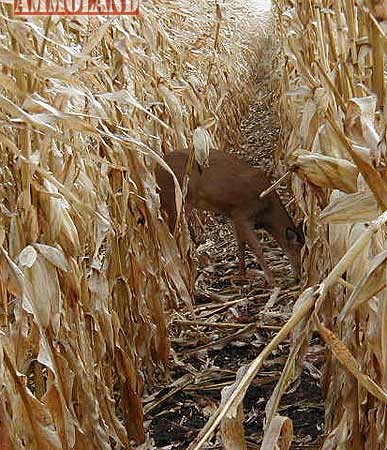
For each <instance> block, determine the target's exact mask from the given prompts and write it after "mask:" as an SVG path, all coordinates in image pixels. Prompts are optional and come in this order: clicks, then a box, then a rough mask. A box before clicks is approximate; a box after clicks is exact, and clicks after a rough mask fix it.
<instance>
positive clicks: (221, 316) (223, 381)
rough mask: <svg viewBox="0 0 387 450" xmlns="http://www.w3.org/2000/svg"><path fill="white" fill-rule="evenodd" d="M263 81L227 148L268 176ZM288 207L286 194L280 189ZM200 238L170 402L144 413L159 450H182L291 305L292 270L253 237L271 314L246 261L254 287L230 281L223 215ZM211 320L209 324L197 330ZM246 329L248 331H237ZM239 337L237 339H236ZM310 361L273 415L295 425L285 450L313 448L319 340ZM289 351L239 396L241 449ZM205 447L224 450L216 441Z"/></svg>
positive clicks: (268, 97) (253, 443)
mask: <svg viewBox="0 0 387 450" xmlns="http://www.w3.org/2000/svg"><path fill="white" fill-rule="evenodd" d="M274 101H275V99H274V97H273V95H272V92H271V91H270V83H269V79H268V77H265V76H263V77H261V79H259V80H257V93H256V96H255V98H254V100H253V102H252V104H251V108H250V113H249V114H248V116H247V117H246V118H245V120H244V121H243V133H242V140H241V146H240V147H239V148H238V149H232V150H231V151H233V152H234V153H237V154H238V155H237V156H238V157H240V158H242V159H245V160H246V161H248V162H249V163H250V164H252V165H255V166H258V167H261V168H263V169H265V170H266V172H268V173H269V174H270V175H272V160H273V157H272V155H273V151H274V149H275V146H276V145H277V142H278V137H279V122H278V117H277V116H276V113H275V109H274V108H273V102H274ZM280 193H281V197H282V199H283V201H284V202H285V203H286V202H287V201H288V200H289V195H288V194H287V192H286V187H282V188H281V189H280ZM205 222H206V223H205V232H204V233H203V234H200V232H199V233H198V232H197V236H196V238H197V240H199V241H200V244H199V246H198V248H197V254H198V260H199V266H200V269H199V271H198V278H197V280H196V305H195V310H196V314H197V317H196V319H195V320H196V321H197V322H196V323H192V322H190V320H192V317H190V314H189V313H188V312H187V313H186V314H184V313H181V312H180V313H179V314H176V316H175V317H174V318H173V320H172V335H173V337H172V344H173V348H174V352H175V354H174V363H173V369H172V371H171V377H172V382H174V383H175V390H176V392H173V389H171V387H166V388H164V389H163V390H162V391H161V393H160V395H159V397H160V398H163V396H164V395H167V396H169V395H170V394H171V395H170V397H169V398H168V399H165V398H164V400H163V401H162V403H161V404H160V406H158V407H157V408H155V409H153V410H152V411H151V413H149V414H148V415H147V418H148V419H151V426H150V429H151V434H152V436H153V439H154V440H155V445H156V448H159V449H181V450H183V449H186V448H187V447H188V445H189V442H190V441H192V440H193V439H194V437H195V436H196V435H197V433H198V432H199V431H200V429H201V428H202V427H203V426H204V424H205V423H206V421H207V420H208V418H209V416H210V415H211V413H212V412H213V411H214V410H215V409H216V407H217V405H218V402H219V399H220V392H221V389H222V388H223V387H224V386H226V385H228V384H231V383H232V382H233V381H234V380H235V373H236V371H237V370H238V368H239V367H240V366H242V365H244V364H248V363H249V362H251V361H252V360H253V359H254V358H255V357H256V356H257V355H258V354H259V352H260V351H261V350H262V349H263V348H264V346H265V345H266V344H267V343H268V342H269V341H270V340H271V339H272V337H273V336H274V334H275V332H276V331H278V329H279V328H280V327H281V326H282V325H283V324H284V323H285V321H286V320H287V319H288V318H289V316H290V313H291V308H292V306H293V302H294V301H295V299H296V298H297V293H298V287H297V286H296V285H295V284H294V282H293V281H292V275H291V270H290V266H289V264H288V263H287V261H286V259H285V257H284V256H283V252H282V250H280V249H279V248H278V246H277V244H276V243H275V242H274V241H273V239H271V238H270V237H269V236H268V235H267V234H265V233H263V232H262V233H261V241H262V242H263V246H264V251H265V259H266V261H267V262H268V263H269V264H270V266H271V268H272V269H273V272H274V274H275V276H276V280H277V282H278V286H280V288H281V289H280V292H279V294H278V297H277V300H276V301H275V302H274V304H272V305H271V307H270V308H265V305H267V302H268V301H269V300H270V298H271V295H272V293H273V291H272V290H271V289H268V288H267V287H265V286H264V279H263V274H262V272H260V271H258V270H257V267H256V264H255V259H254V257H253V256H252V255H251V254H248V258H247V263H248V266H247V267H248V268H249V269H250V270H251V271H254V270H255V274H256V277H255V278H254V279H253V280H248V281H246V280H238V279H237V277H236V275H237V269H238V266H237V258H236V245H235V242H234V238H233V234H232V228H231V225H230V223H229V221H228V220H227V219H224V218H223V217H218V216H217V217H208V218H207V219H206V220H205ZM204 321H206V322H211V323H210V325H209V326H203V325H198V322H200V323H203V322H204ZM247 324H256V326H252V327H250V328H249V329H248V331H246V330H245V327H246V325H247ZM242 330H244V332H243V334H241V331H242ZM311 348H312V351H311V352H310V353H309V354H308V356H307V358H306V360H307V364H306V366H307V369H304V372H303V374H302V376H301V382H300V383H299V384H297V385H296V386H294V387H293V388H292V390H291V393H289V394H287V395H286V396H285V398H284V399H283V402H282V405H281V407H280V414H282V415H285V416H289V417H290V418H291V419H292V420H293V426H294V433H295V439H294V444H293V446H292V449H294V450H295V449H304V450H306V449H317V448H319V447H318V446H317V442H316V439H317V437H318V436H319V435H320V434H321V426H322V422H323V408H322V400H321V397H320V389H319V387H318V379H319V366H320V362H321V358H322V350H321V348H320V346H319V343H318V342H315V343H314V345H313V346H312V347H311ZM288 352H289V345H288V343H285V344H284V345H282V346H281V347H280V348H279V349H278V351H277V352H276V353H275V354H273V355H272V356H271V358H270V360H269V361H268V362H267V363H266V364H265V366H264V368H263V370H262V371H261V372H260V373H259V375H258V377H257V378H256V379H255V381H254V383H253V384H252V385H251V386H250V389H249V390H248V393H247V396H246V398H245V403H244V407H245V430H246V435H247V439H248V442H249V448H251V449H259V448H260V442H261V438H262V423H263V420H264V408H265V405H266V402H267V401H268V399H269V397H270V395H271V394H272V391H273V389H274V387H275V385H276V382H277V381H278V379H279V376H280V374H281V371H282V369H283V366H284V363H285V360H286V357H287V355H288ZM208 448H219V449H220V448H222V446H221V444H220V443H219V438H218V437H214V439H213V441H212V444H211V445H210V446H209V447H208Z"/></svg>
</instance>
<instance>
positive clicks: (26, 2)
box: [13, 0, 140, 16]
mask: <svg viewBox="0 0 387 450" xmlns="http://www.w3.org/2000/svg"><path fill="white" fill-rule="evenodd" d="M139 8H140V0H13V10H14V14H15V16H134V15H137V14H138V13H139Z"/></svg>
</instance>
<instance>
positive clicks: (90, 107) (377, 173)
mask: <svg viewBox="0 0 387 450" xmlns="http://www.w3.org/2000/svg"><path fill="white" fill-rule="evenodd" d="M251 2H253V0H251V1H248V2H242V1H237V2H235V3H234V2H232V3H233V5H232V6H231V5H228V3H227V2H220V1H219V2H218V1H215V0H214V1H207V0H197V1H195V2H193V1H187V0H177V1H174V2H168V1H163V2H159V1H154V2H152V1H146V2H145V1H144V4H142V5H141V11H140V14H139V16H136V17H118V18H117V17H115V18H108V17H87V16H82V17H81V16H80V17H60V16H50V17H38V16H36V17H15V16H14V15H13V4H11V3H7V2H3V3H1V4H0V11H1V13H0V30H1V43H0V64H1V72H0V114H1V116H0V120H1V125H2V126H1V128H0V161H1V162H0V279H1V284H0V388H1V395H0V449H1V450H19V449H26V450H45V449H47V450H53V449H58V450H59V449H68V450H70V449H76V450H92V449H96V450H100V449H106V450H108V449H132V448H133V449H134V448H135V447H136V446H138V445H141V444H143V443H144V441H146V442H147V443H148V444H149V441H148V438H147V434H146V433H147V430H146V427H144V421H145V417H144V408H143V399H144V396H145V395H146V394H149V393H150V392H152V386H153V384H154V383H155V381H156V380H158V379H159V378H160V377H161V378H164V379H168V370H169V366H170V365H171V364H173V360H171V353H172V351H171V343H170V342H171V341H170V333H169V329H168V324H169V315H170V311H173V310H176V309H179V308H183V307H184V308H186V310H187V311H189V314H191V313H192V310H193V309H192V302H193V298H194V294H195V278H196V276H197V268H196V259H195V249H194V247H193V245H192V242H191V240H190V237H189V233H188V227H187V223H186V220H185V219H184V215H183V214H181V220H180V222H181V226H180V227H179V228H178V230H177V232H176V233H175V234H174V235H172V234H171V233H170V232H169V229H168V227H167V225H166V222H165V221H164V220H163V219H162V213H161V212H160V200H159V196H158V192H157V186H156V182H155V177H154V169H155V167H156V165H161V166H162V167H164V168H165V169H167V170H168V166H167V165H166V164H165V163H164V161H163V155H164V154H166V153H168V152H170V151H173V150H175V149H182V148H194V149H195V152H196V154H197V155H199V156H200V155H205V154H206V153H207V152H208V150H209V149H210V148H218V149H221V150H225V151H227V150H228V149H229V147H231V146H238V143H239V139H240V130H241V119H242V118H243V117H244V116H245V114H246V113H247V111H248V108H249V102H250V100H251V97H252V95H253V93H254V87H255V76H256V74H257V72H258V71H259V70H260V67H262V61H261V60H260V59H261V55H262V53H261V52H262V45H263V42H265V41H267V40H270V41H271V43H273V42H274V43H275V45H276V46H278V49H277V51H276V54H275V57H274V59H273V64H274V66H275V67H274V72H273V79H272V89H274V90H275V98H276V99H277V100H276V101H277V102H278V112H279V116H280V119H281V123H282V128H281V142H280V145H278V149H277V150H276V152H275V154H273V160H275V161H276V163H277V166H279V167H281V168H282V169H283V170H287V169H289V170H290V173H291V183H289V187H290V188H291V190H292V193H293V194H292V195H293V197H294V199H293V207H294V208H295V209H296V210H297V212H296V214H297V217H298V218H299V219H300V220H302V221H303V223H304V229H305V246H304V250H303V255H302V257H303V258H302V259H303V278H302V282H301V284H300V290H299V292H298V293H297V297H298V300H297V301H296V303H295V305H294V307H293V313H292V315H291V317H290V318H289V320H288V321H287V322H286V323H285V324H284V325H283V326H281V328H280V330H279V331H278V333H277V334H276V335H275V336H274V338H273V339H272V340H271V341H270V342H268V343H267V345H265V347H264V349H263V351H261V352H260V353H259V355H258V357H257V358H256V359H255V360H253V361H251V363H250V364H249V365H248V366H246V367H241V369H240V371H238V373H237V374H236V381H235V383H234V384H233V385H232V386H228V387H227V388H225V389H224V390H223V392H222V400H221V402H220V405H218V406H217V408H216V409H215V411H214V412H212V414H211V415H210V417H209V420H208V422H207V424H206V425H205V426H204V427H203V429H202V431H201V432H200V433H199V435H198V436H196V437H195V439H193V441H192V442H191V444H190V446H189V447H188V448H189V449H190V450H191V449H199V448H205V447H204V446H205V445H206V444H205V443H206V442H207V441H208V439H210V438H211V437H212V436H213V435H214V434H215V433H216V430H217V429H218V427H220V435H221V438H222V442H223V446H224V448H227V449H229V450H239V449H247V448H250V447H248V445H247V443H246V440H245V437H244V432H243V407H242V404H243V400H244V397H245V394H246V391H247V389H248V387H249V386H250V384H251V383H252V382H253V380H254V378H255V377H256V375H257V374H258V372H259V371H260V370H261V368H262V367H263V364H264V362H265V361H266V360H267V359H268V358H269V357H270V355H271V354H272V353H273V351H275V349H276V348H277V347H278V346H279V345H280V344H281V343H282V342H283V341H284V339H285V338H286V337H287V336H290V342H291V344H290V353H289V355H288V358H287V361H286V363H285V366H284V368H283V371H282V374H281V377H280V379H279V380H278V383H277V385H276V387H275V389H273V392H272V394H271V397H270V399H269V401H268V402H267V404H266V409H265V415H266V420H265V424H264V433H263V435H262V440H261V442H260V443H259V446H258V444H257V446H256V447H252V448H261V449H262V450H269V449H274V448H283V449H289V448H290V446H291V442H292V437H293V430H292V424H291V420H290V419H289V418H288V417H286V416H282V415H279V413H278V409H279V405H280V402H281V401H282V397H283V395H284V394H285V393H286V391H287V389H288V388H289V387H290V386H291V384H292V383H294V382H295V380H296V379H297V378H298V377H300V375H301V372H302V370H303V364H304V360H305V355H306V353H307V351H308V346H309V343H310V339H311V337H312V333H313V332H317V333H318V335H319V336H320V338H321V339H322V341H323V342H324V344H325V346H326V349H325V361H324V373H323V376H322V379H321V384H322V390H323V394H324V402H325V403H324V411H325V413H324V414H325V431H321V437H322V441H321V442H322V443H321V448H322V449H323V450H333V449H335V450H336V449H337V450H339V449H348V450H349V449H351V450H352V449H354V450H362V449H369V450H386V449H387V408H386V401H387V297H386V290H385V287H386V271H385V268H386V259H387V248H386V244H385V229H386V228H385V223H386V222H387V213H386V209H387V187H386V181H387V171H386V153H387V140H386V123H387V113H386V112H387V90H386V78H387V75H386V52H387V37H386V35H387V3H386V2H385V0H372V1H365V2H364V1H360V0H335V1H331V0H297V1H296V0H294V1H292V0H275V1H273V11H274V15H275V17H276V25H275V31H274V26H273V27H272V26H271V25H270V26H269V27H266V28H265V27H264V26H263V25H262V24H261V17H260V16H259V13H257V12H256V10H254V8H252V7H251ZM252 11H255V14H253V13H252ZM274 34H275V36H274ZM175 197H176V205H177V210H178V211H179V212H183V205H184V189H183V192H182V191H181V190H180V189H179V187H178V185H177V184H176V190H175ZM276 446H277V447H276ZM142 448H143V449H145V448H149V449H150V448H156V447H152V446H151V445H150V444H149V446H146V447H144V446H143V447H142ZM214 448H215V447H214ZM218 448H219V447H218ZM305 448H306V447H305Z"/></svg>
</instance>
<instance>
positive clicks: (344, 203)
mask: <svg viewBox="0 0 387 450" xmlns="http://www.w3.org/2000/svg"><path fill="white" fill-rule="evenodd" d="M378 215H379V208H378V204H377V202H376V200H375V197H374V195H373V194H372V193H371V192H356V193H354V194H343V193H342V192H339V191H333V192H332V194H331V200H330V203H329V205H328V206H327V207H326V208H324V209H323V211H322V212H321V214H320V219H321V220H322V221H324V222H327V223H336V224H353V223H364V222H369V221H371V220H374V219H376V217H378Z"/></svg>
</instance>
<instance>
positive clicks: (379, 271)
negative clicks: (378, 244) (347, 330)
mask: <svg viewBox="0 0 387 450" xmlns="http://www.w3.org/2000/svg"><path fill="white" fill-rule="evenodd" d="M386 259H387V250H384V251H383V252H381V253H379V254H378V255H376V256H375V257H374V258H373V259H372V260H371V261H370V263H369V267H368V270H367V273H366V274H364V276H363V278H362V279H360V280H359V282H358V283H357V284H356V287H355V289H354V290H353V292H352V293H351V295H350V297H349V299H348V300H347V302H346V304H345V306H344V308H343V310H342V311H341V313H340V315H339V319H340V320H344V318H345V316H346V315H347V314H348V313H349V312H351V311H353V310H355V309H356V308H358V307H359V306H360V305H362V304H363V303H365V302H367V301H368V300H370V299H371V298H372V297H373V296H374V295H376V294H377V293H378V292H380V291H381V290H382V289H384V288H385V287H386V282H387V279H386Z"/></svg>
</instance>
